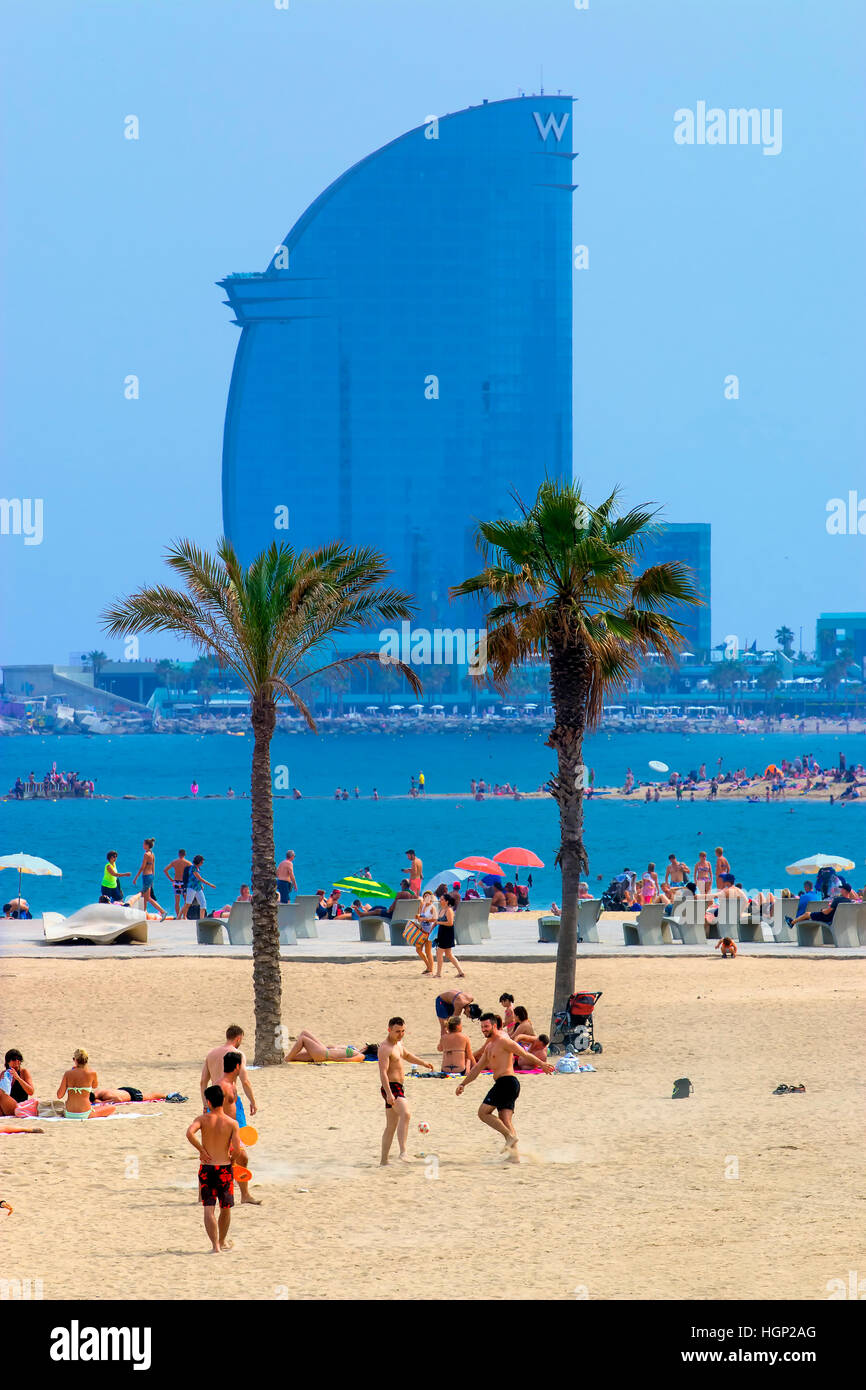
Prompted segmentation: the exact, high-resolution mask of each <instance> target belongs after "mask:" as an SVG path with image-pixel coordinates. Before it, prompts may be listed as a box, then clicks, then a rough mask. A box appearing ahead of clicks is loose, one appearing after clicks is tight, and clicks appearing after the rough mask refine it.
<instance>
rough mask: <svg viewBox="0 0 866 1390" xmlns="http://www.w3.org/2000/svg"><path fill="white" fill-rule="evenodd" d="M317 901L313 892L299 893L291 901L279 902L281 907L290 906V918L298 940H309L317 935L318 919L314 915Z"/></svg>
mask: <svg viewBox="0 0 866 1390" xmlns="http://www.w3.org/2000/svg"><path fill="white" fill-rule="evenodd" d="M318 902H319V900H318V898H317V897H316V895H315V893H299V894H298V896H297V897H296V898H295V901H294V902H293V903H291V904H288V903H281V904H280V906H281V907H287V906H291V908H292V913H291V919H290V920H291V924H292V926H293V927H294V929H295V935H296V936H297V938H298V940H299V941H300V940H310V939H312V938H315V937H318V935H319V926H318V920H319V919H318V918H317V916H316V907H317V905H318Z"/></svg>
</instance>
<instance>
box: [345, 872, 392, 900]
mask: <svg viewBox="0 0 866 1390" xmlns="http://www.w3.org/2000/svg"><path fill="white" fill-rule="evenodd" d="M334 887H335V888H340V889H345V891H346V892H347V893H354V894H355V896H356V897H360V895H361V894H362V893H363V895H364V897H365V898H394V897H396V896H397V895H396V893H395V891H394V889H393V888H389V887H388V884H387V883H377V882H376V880H375V879H373V878H356V877H355V876H354V874H346V876H345V878H341V879H340V880H339V882H338V883H335V884H334Z"/></svg>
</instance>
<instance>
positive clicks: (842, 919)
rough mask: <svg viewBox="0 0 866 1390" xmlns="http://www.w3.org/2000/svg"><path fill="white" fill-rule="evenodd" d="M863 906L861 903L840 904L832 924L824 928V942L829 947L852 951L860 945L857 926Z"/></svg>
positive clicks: (829, 923)
mask: <svg viewBox="0 0 866 1390" xmlns="http://www.w3.org/2000/svg"><path fill="white" fill-rule="evenodd" d="M861 906H862V904H861V903H840V904H839V906H838V907H837V908H836V911H835V912H834V914H833V920H832V922H828V923H827V925H826V927H824V940H825V941H826V942H827V944H828V945H832V946H838V947H839V948H840V949H842V950H850V949H851V948H852V947H854V946H859V945H860V934H859V932H858V929H857V924H858V919H859V916H860V908H861ZM828 938H829V939H828Z"/></svg>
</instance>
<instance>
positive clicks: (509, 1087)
mask: <svg viewBox="0 0 866 1390" xmlns="http://www.w3.org/2000/svg"><path fill="white" fill-rule="evenodd" d="M481 1031H482V1033H483V1034H484V1039H485V1041H484V1048H483V1052H482V1055H480V1056H479V1058H478V1060H477V1061H476V1063H475V1066H474V1067H473V1068H472V1070H471V1071H470V1073H469V1075H468V1076H467V1077H465V1079H464V1080H463V1081H461V1082H460V1085H459V1086H458V1087H457V1095H458V1096H462V1094H463V1092H464V1090H465V1089H466V1087H467V1086H468V1085H469V1083H470V1081H474V1080H475V1078H476V1076H478V1075H479V1073H480V1072H481V1070H482V1068H483V1067H489V1068H490V1070H491V1071H492V1072H493V1085H492V1086H491V1088H490V1090H489V1091H488V1092H487V1095H486V1096H485V1097H484V1099H483V1101H482V1102H481V1104H480V1106H479V1107H478V1118H479V1120H482V1121H483V1122H484V1124H486V1125H489V1126H490V1128H491V1129H495V1130H496V1132H497V1134H501V1135H502V1137H503V1138H504V1140H505V1150H506V1152H507V1154H508V1160H509V1162H510V1163H519V1162H520V1155H519V1154H518V1152H517V1133H516V1131H515V1128H514V1124H513V1115H514V1107H515V1105H516V1104H517V1097H518V1096H519V1095H520V1082H519V1081H518V1080H517V1077H516V1076H515V1075H514V1059H515V1057H520V1056H525V1053H524V1050H523V1048H522V1047H521V1046H520V1044H519V1043H516V1042H515V1041H514V1039H513V1038H509V1036H508V1034H507V1033H503V1032H502V1019H501V1018H500V1017H499V1015H498V1014H482V1015H481ZM538 1065H539V1067H540V1068H541V1070H542V1071H545V1072H549V1073H551V1072H554V1071H556V1067H555V1066H554V1065H553V1063H552V1062H543V1061H541V1059H540V1058H539V1061H538ZM494 1110H498V1111H499V1116H498V1118H497V1117H496V1115H494V1113H493V1112H494Z"/></svg>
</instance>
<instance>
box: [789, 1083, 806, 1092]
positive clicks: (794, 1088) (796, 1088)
mask: <svg viewBox="0 0 866 1390" xmlns="http://www.w3.org/2000/svg"><path fill="white" fill-rule="evenodd" d="M805 1089H806V1087H805V1086H803V1085H800V1086H789V1087H788V1090H789V1091H791V1092H792V1093H794V1092H803V1091H805Z"/></svg>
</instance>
